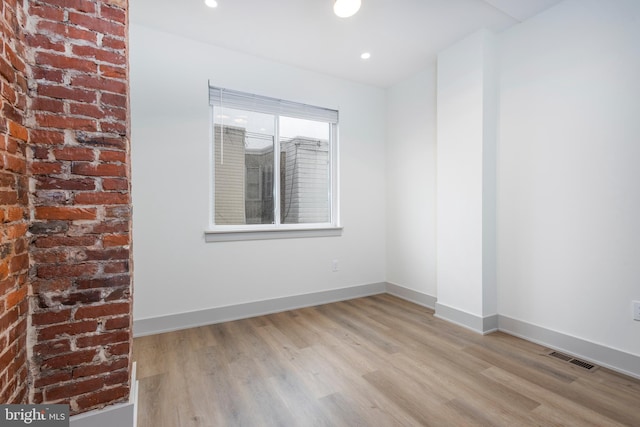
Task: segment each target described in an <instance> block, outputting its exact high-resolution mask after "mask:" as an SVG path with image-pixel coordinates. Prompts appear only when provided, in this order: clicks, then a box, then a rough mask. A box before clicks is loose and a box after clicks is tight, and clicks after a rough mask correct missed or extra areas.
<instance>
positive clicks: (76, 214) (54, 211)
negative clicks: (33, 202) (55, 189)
mask: <svg viewBox="0 0 640 427" xmlns="http://www.w3.org/2000/svg"><path fill="white" fill-rule="evenodd" d="M96 216H97V211H96V209H95V208H76V207H65V206H39V207H37V208H36V215H35V218H36V219H60V220H77V219H95V218H96Z"/></svg>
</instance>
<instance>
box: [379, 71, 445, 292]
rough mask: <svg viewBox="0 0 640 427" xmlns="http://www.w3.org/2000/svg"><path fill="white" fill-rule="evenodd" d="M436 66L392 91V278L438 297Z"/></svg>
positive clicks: (389, 172)
mask: <svg viewBox="0 0 640 427" xmlns="http://www.w3.org/2000/svg"><path fill="white" fill-rule="evenodd" d="M435 161H436V67H435V64H434V65H433V66H432V67H430V68H428V69H426V70H424V71H422V72H420V73H418V74H416V75H415V76H413V77H411V78H410V79H408V80H405V81H403V82H402V83H399V84H397V85H395V86H393V87H391V88H389V89H388V90H387V281H388V282H391V283H394V284H397V285H400V286H403V287H405V288H409V289H412V290H414V291H417V292H421V293H423V294H427V295H429V296H432V297H435V296H436V292H437V290H436V236H435V234H436V229H435V226H436V184H435V181H436V163H435Z"/></svg>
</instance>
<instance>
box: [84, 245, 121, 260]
mask: <svg viewBox="0 0 640 427" xmlns="http://www.w3.org/2000/svg"><path fill="white" fill-rule="evenodd" d="M86 256H87V260H88V261H101V260H102V261H110V260H121V259H129V250H128V249H125V248H121V247H118V248H105V249H95V250H87V251H86Z"/></svg>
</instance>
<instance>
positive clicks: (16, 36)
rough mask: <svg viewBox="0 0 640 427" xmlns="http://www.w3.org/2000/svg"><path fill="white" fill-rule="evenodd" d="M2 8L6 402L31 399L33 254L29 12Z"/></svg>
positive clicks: (1, 321)
mask: <svg viewBox="0 0 640 427" xmlns="http://www.w3.org/2000/svg"><path fill="white" fill-rule="evenodd" d="M0 12H1V13H0V33H1V34H2V41H1V42H0V92H1V94H2V96H1V99H2V100H1V101H0V167H1V170H0V223H2V228H1V229H0V237H1V239H2V241H1V242H0V403H25V402H26V399H27V392H28V389H27V381H26V379H27V372H28V371H27V366H28V365H27V339H26V337H27V333H26V331H27V316H28V281H27V278H28V271H29V254H28V239H27V236H26V233H27V228H28V221H27V219H28V209H27V208H28V177H27V175H26V157H25V153H26V147H27V140H28V130H27V128H26V127H25V119H26V114H27V111H26V108H27V78H26V77H27V76H26V71H27V67H26V65H25V62H24V60H23V58H24V48H23V40H22V30H23V27H24V14H23V13H22V9H21V6H20V5H19V4H17V3H16V1H15V0H14V1H5V0H3V2H2V7H1V9H0Z"/></svg>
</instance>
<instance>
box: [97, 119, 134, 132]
mask: <svg viewBox="0 0 640 427" xmlns="http://www.w3.org/2000/svg"><path fill="white" fill-rule="evenodd" d="M100 130H102V131H103V132H107V133H117V134H118V135H127V130H128V129H127V125H126V124H125V123H124V122H105V121H102V122H100Z"/></svg>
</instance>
